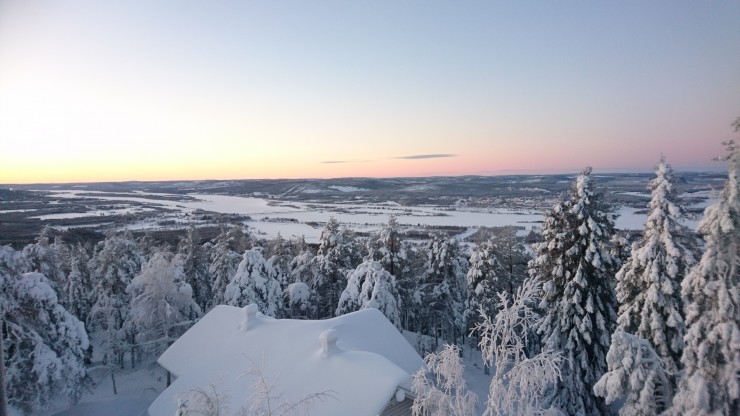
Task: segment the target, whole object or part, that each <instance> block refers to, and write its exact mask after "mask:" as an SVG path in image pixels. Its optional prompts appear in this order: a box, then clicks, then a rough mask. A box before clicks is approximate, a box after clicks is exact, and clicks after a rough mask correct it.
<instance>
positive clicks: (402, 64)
mask: <svg viewBox="0 0 740 416" xmlns="http://www.w3.org/2000/svg"><path fill="white" fill-rule="evenodd" d="M738 22H740V2H737V1H712V0H709V1H701V2H698V1H681V0H678V1H658V0H656V1H649V2H645V1H636V0H634V1H630V0H628V1H619V2H600V1H590V0H589V1H585V0H584V1H578V0H569V1H558V2H553V1H517V2H514V1H507V2H503V1H501V2H499V1H473V0H471V1H436V0H425V1H398V0H393V1H390V0H388V1H386V0H378V1H353V0H337V1H322V0H317V1H305V0H302V1H298V0H296V1H225V0H224V1H216V2H205V1H190V0H177V1H164V0H163V1H151V0H126V1H104V0H96V1H79V0H69V1H49V0H38V1H25V0H2V1H0V183H5V184H13V183H51V182H56V183H63V182H99V181H126V180H144V181H148V180H190V179H252V178H337V177H398V176H433V175H435V176H436V175H498V174H511V173H517V174H518V173H561V172H577V171H579V170H581V169H582V168H583V167H585V166H587V165H590V166H593V167H594V169H595V170H596V171H602V172H607V171H612V172H618V171H650V170H651V169H652V168H653V166H654V165H655V163H656V162H657V161H658V159H659V158H660V155H661V154H664V155H665V156H666V158H667V160H668V162H669V163H671V164H672V165H673V166H674V168H676V169H679V170H715V169H718V167H719V168H721V167H720V165H719V164H718V163H716V162H711V159H712V158H713V157H715V156H718V155H720V154H722V153H723V147H722V145H721V142H722V141H723V140H727V139H729V138H732V137H736V136H737V134H736V133H734V132H733V131H732V128H731V126H730V124H731V123H732V121H733V120H735V118H737V117H738V116H740V75H739V74H740V24H739V23H738Z"/></svg>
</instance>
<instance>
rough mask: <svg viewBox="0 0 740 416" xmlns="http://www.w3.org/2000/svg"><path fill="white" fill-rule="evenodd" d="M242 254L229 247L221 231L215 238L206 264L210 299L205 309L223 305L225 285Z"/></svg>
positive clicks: (233, 272)
mask: <svg viewBox="0 0 740 416" xmlns="http://www.w3.org/2000/svg"><path fill="white" fill-rule="evenodd" d="M241 258H242V256H240V255H239V254H237V253H235V252H234V251H232V250H231V249H230V248H229V239H228V237H227V234H226V232H223V233H222V234H221V235H219V236H218V237H217V239H216V245H215V247H214V248H213V249H212V250H211V261H210V265H209V266H208V274H209V275H210V276H211V279H212V280H211V299H210V300H209V301H208V303H207V305H206V309H205V311H208V310H210V309H213V307H215V306H216V305H223V304H225V303H226V302H225V301H224V292H225V291H226V285H228V284H229V282H231V278H232V277H234V275H235V274H236V270H237V268H238V267H239V262H240V261H241Z"/></svg>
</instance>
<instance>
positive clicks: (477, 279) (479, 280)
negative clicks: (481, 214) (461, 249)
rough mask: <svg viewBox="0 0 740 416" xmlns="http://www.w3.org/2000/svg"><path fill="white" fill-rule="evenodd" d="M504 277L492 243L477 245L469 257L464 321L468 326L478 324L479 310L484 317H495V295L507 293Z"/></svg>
mask: <svg viewBox="0 0 740 416" xmlns="http://www.w3.org/2000/svg"><path fill="white" fill-rule="evenodd" d="M504 276H505V271H504V268H503V265H502V264H501V263H500V262H499V260H498V257H497V256H496V252H495V246H494V244H493V242H492V241H490V240H488V241H484V242H482V243H481V244H479V245H478V246H477V247H476V248H475V250H473V254H472V255H471V256H470V268H469V269H468V275H467V278H468V285H467V293H468V297H467V300H466V302H465V319H466V322H467V323H468V326H475V324H476V323H477V322H479V318H480V310H481V308H483V311H485V314H486V316H495V315H496V294H497V293H499V292H504V291H506V292H508V282H506V281H505V280H506V279H505V277H504Z"/></svg>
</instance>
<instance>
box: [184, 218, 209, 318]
mask: <svg viewBox="0 0 740 416" xmlns="http://www.w3.org/2000/svg"><path fill="white" fill-rule="evenodd" d="M208 260H209V259H208V255H207V253H206V251H205V250H204V249H203V246H202V245H201V244H200V233H199V232H198V229H197V228H195V227H192V226H191V227H190V228H188V232H187V234H186V235H185V237H184V238H183V239H182V241H180V245H179V247H178V251H177V261H178V262H180V263H181V265H182V271H183V273H184V274H185V282H186V283H187V284H189V285H190V287H192V288H193V300H195V303H197V304H198V306H200V308H201V309H202V310H205V309H206V308H207V307H208V303H209V301H211V299H213V294H212V293H211V290H212V284H213V282H212V280H211V276H210V275H209V273H208V269H209V267H208Z"/></svg>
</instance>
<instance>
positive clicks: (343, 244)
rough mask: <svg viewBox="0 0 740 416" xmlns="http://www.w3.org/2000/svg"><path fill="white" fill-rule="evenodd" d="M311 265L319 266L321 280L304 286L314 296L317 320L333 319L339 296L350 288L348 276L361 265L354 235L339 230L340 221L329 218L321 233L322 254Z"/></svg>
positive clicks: (346, 230) (317, 254)
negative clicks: (348, 286) (307, 287)
mask: <svg viewBox="0 0 740 416" xmlns="http://www.w3.org/2000/svg"><path fill="white" fill-rule="evenodd" d="M312 261H314V262H315V263H316V267H317V268H318V271H319V273H320V276H316V277H318V279H316V280H313V281H305V282H306V283H307V284H308V285H309V286H310V287H311V291H312V293H313V294H314V295H315V296H313V298H314V300H315V301H316V302H317V313H318V318H319V319H323V318H331V317H333V316H334V312H335V311H336V308H337V305H338V304H339V295H340V294H341V293H342V291H343V290H344V288H345V286H346V284H347V275H348V274H349V273H350V272H351V271H352V270H354V268H355V267H356V266H357V265H358V264H359V256H358V250H357V249H356V244H355V241H354V237H353V236H352V233H351V231H350V230H348V229H346V228H343V229H340V227H339V223H338V222H337V220H335V219H334V217H331V218H329V221H327V223H326V226H324V229H323V230H321V238H320V239H319V250H318V252H317V253H316V257H314V259H313V260H312Z"/></svg>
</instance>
